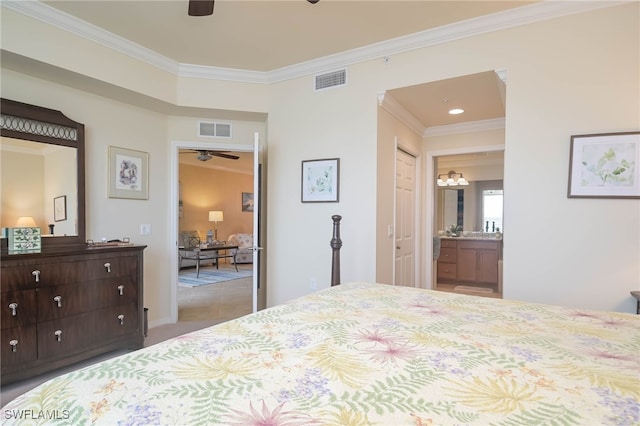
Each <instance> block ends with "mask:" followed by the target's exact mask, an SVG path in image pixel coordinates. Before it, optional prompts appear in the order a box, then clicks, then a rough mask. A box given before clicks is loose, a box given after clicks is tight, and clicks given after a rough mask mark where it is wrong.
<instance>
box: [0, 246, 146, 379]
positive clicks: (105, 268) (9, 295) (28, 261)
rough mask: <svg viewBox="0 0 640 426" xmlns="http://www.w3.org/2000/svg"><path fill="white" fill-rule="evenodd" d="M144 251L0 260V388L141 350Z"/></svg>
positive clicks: (116, 249) (84, 251) (65, 252)
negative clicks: (101, 357) (123, 351)
mask: <svg viewBox="0 0 640 426" xmlns="http://www.w3.org/2000/svg"><path fill="white" fill-rule="evenodd" d="M144 248H145V246H109V247H94V248H89V247H85V246H82V247H80V248H75V249H73V248H71V249H61V250H56V251H52V252H47V253H38V254H35V253H34V254H18V255H7V254H6V253H3V254H2V264H1V276H0V277H1V278H0V280H1V283H2V287H1V290H2V291H1V293H2V294H1V300H2V304H1V309H2V311H1V312H2V314H1V315H2V316H1V321H2V322H1V342H2V349H1V355H2V364H1V380H2V383H10V382H14V381H17V380H21V379H24V378H27V377H31V376H34V375H37V374H40V373H44V372H47V371H50V370H53V369H56V368H59V367H63V366H66V365H69V364H73V363H76V362H78V361H81V360H84V359H87V358H90V357H93V356H95V355H98V354H101V353H105V352H109V351H113V350H116V349H124V348H127V349H138V348H141V347H142V346H143V344H144V334H143V325H144V323H143V321H144V310H143V305H142V303H143V298H142V296H143V282H142V277H143V250H144Z"/></svg>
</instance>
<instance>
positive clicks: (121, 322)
mask: <svg viewBox="0 0 640 426" xmlns="http://www.w3.org/2000/svg"><path fill="white" fill-rule="evenodd" d="M118 319H119V320H120V325H124V315H122V314H120V315H118Z"/></svg>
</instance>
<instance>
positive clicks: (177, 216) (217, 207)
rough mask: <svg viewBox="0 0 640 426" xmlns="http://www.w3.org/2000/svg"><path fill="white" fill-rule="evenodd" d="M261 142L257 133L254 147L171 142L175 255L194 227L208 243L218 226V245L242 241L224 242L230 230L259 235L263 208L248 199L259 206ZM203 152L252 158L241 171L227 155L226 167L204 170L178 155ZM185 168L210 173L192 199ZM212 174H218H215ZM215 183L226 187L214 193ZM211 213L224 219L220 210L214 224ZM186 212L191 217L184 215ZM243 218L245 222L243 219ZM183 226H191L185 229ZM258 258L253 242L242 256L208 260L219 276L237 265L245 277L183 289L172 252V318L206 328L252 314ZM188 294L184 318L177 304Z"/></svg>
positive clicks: (213, 270) (232, 232) (176, 262)
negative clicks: (184, 235) (183, 179)
mask: <svg viewBox="0 0 640 426" xmlns="http://www.w3.org/2000/svg"><path fill="white" fill-rule="evenodd" d="M257 146H258V137H257V135H256V136H255V140H254V146H251V145H223V144H210V143H197V142H173V143H172V170H171V179H172V182H173V191H172V197H171V198H172V203H173V204H172V205H173V206H175V209H172V220H171V223H172V225H173V232H174V234H173V235H176V244H175V246H176V254H177V253H178V248H179V246H181V245H182V241H179V239H180V238H179V236H180V233H181V232H183V231H185V230H186V231H196V233H197V235H198V236H199V237H200V240H201V243H202V244H203V245H207V242H206V241H207V238H208V235H207V234H210V233H213V231H214V229H213V228H215V233H216V234H217V235H216V238H215V240H219V241H218V242H217V243H218V244H223V243H224V244H227V243H228V244H232V245H238V244H237V243H231V241H226V240H228V239H229V238H230V236H232V234H236V236H237V235H239V234H247V235H250V236H253V235H256V234H257V231H256V230H255V226H256V224H257V222H258V221H257V215H258V212H259V209H258V208H254V207H253V205H250V203H248V200H249V198H253V199H254V200H255V205H259V204H258V203H259V199H257V198H258V197H259V194H256V193H255V192H256V189H259V186H258V180H259V173H256V170H257V169H258V166H257V164H258V162H257V154H256V152H257V149H256V148H255V147H257ZM200 150H212V151H213V150H215V151H223V152H224V153H225V154H226V155H227V156H233V157H242V161H239V162H238V163H240V162H248V164H249V169H248V171H247V170H245V171H242V172H238V171H237V170H235V171H234V168H235V167H236V166H232V165H231V164H232V163H231V161H232V160H229V159H228V158H227V159H226V160H227V161H228V163H227V164H226V165H224V166H222V167H221V166H219V165H218V166H217V169H216V166H215V165H214V166H212V167H211V168H210V169H209V170H205V168H201V167H194V166H191V165H184V164H181V158H180V157H184V156H186V155H185V154H182V155H181V154H180V152H192V154H189V157H191V156H193V158H195V157H196V154H194V153H193V151H196V152H197V151H200ZM234 163H235V161H234ZM181 167H184V169H185V170H189V173H191V174H192V175H193V174H194V173H198V170H197V169H201V170H204V171H202V172H201V173H202V174H203V175H206V178H205V179H200V180H201V182H198V183H196V184H195V185H196V186H197V185H200V187H201V188H200V189H201V190H202V189H203V190H202V193H201V195H196V196H194V195H193V194H191V199H189V200H187V199H186V197H185V195H186V194H185V193H186V192H187V191H185V188H184V182H180V176H181V174H182V173H181V171H180V170H181ZM214 174H215V178H212V176H213V175H214ZM239 176H240V177H241V178H240V177H239ZM236 180H237V181H243V183H242V184H241V185H239V186H238V185H236V183H235V182H234V181H236ZM191 181H192V182H193V178H191ZM225 182H226V183H225ZM181 183H182V185H181ZM215 185H223V186H224V185H226V188H222V189H221V190H219V191H216V190H215ZM181 186H182V188H181ZM218 189H220V188H218ZM249 195H250V196H251V197H249ZM210 211H211V212H216V214H215V215H213V216H211V217H214V216H215V217H216V218H218V220H220V218H219V216H218V213H220V214H222V215H223V216H222V220H221V221H220V222H215V223H212V222H210V221H209V217H210V216H209V213H210ZM187 215H189V216H190V217H186V216H187ZM240 218H241V219H242V220H239V219H240ZM240 222H242V223H240ZM185 226H186V228H189V229H186V228H185ZM191 228H194V229H191ZM209 230H211V231H209ZM228 244H227V245H228ZM211 247H213V248H217V244H215V243H211V245H210V246H209V245H207V248H211ZM204 253H206V252H204ZM221 253H223V254H229V253H230V252H229V250H225V251H223V252H221ZM247 258H248V259H247ZM256 258H257V250H255V244H254V246H251V247H249V250H247V253H245V256H243V257H242V259H241V260H238V259H234V258H221V259H218V260H217V261H216V262H210V265H207V264H205V265H204V268H208V269H209V273H210V274H211V275H216V276H220V275H221V273H223V274H227V273H234V274H235V269H236V267H237V268H238V270H239V271H240V272H241V273H242V272H244V276H243V277H235V276H234V277H232V278H233V280H231V281H224V282H216V283H215V284H207V283H200V284H201V285H200V284H198V285H196V286H194V287H193V288H187V289H185V288H183V286H180V284H181V282H180V281H179V272H180V270H179V269H180V260H179V256H177V255H176V256H172V259H174V260H173V262H172V264H173V265H174V267H173V268H172V270H173V271H174V274H173V276H174V279H173V280H172V285H171V294H170V299H171V319H172V321H174V322H177V321H179V320H180V321H183V320H187V321H198V322H201V323H202V324H203V326H206V325H209V324H214V323H217V322H221V321H225V320H228V319H232V318H235V317H238V316H241V315H245V314H247V313H251V312H254V311H255V310H256V302H257V282H258V276H257V275H258V268H257V265H256V264H257V262H256ZM251 259H253V262H251ZM236 260H238V263H237V264H236V263H235V261H236ZM199 264H200V265H201V268H200V272H201V273H202V271H203V269H202V266H203V262H202V261H201V262H200V263H199ZM193 272H194V275H195V268H193ZM247 275H248V276H247ZM185 294H189V295H190V296H188V297H187V298H186V300H187V302H186V303H191V304H194V306H191V305H190V308H193V310H192V311H191V313H189V316H187V317H186V318H183V316H184V315H182V314H181V312H182V313H184V311H183V310H180V309H179V303H178V302H179V300H180V299H181V298H182V299H184V296H185ZM189 300H190V301H189ZM201 314H202V315H204V317H203V316H202V315H201Z"/></svg>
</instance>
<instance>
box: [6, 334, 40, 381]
mask: <svg viewBox="0 0 640 426" xmlns="http://www.w3.org/2000/svg"><path fill="white" fill-rule="evenodd" d="M0 341H1V343H2V349H1V350H0V355H1V356H2V363H1V365H2V369H1V370H2V374H6V373H10V372H13V371H15V370H19V369H22V368H24V367H25V366H28V365H29V363H32V362H34V361H35V360H36V359H37V357H38V350H37V346H36V326H35V324H32V325H28V326H25V327H14V328H8V329H2V331H0Z"/></svg>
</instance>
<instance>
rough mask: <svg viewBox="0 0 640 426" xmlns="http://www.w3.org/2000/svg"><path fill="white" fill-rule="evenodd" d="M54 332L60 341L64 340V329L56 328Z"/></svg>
mask: <svg viewBox="0 0 640 426" xmlns="http://www.w3.org/2000/svg"><path fill="white" fill-rule="evenodd" d="M53 334H55V336H56V340H57V341H58V342H61V341H62V330H56V331H54V332H53Z"/></svg>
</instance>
